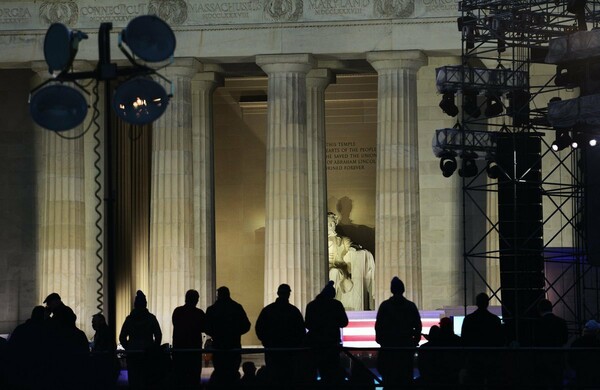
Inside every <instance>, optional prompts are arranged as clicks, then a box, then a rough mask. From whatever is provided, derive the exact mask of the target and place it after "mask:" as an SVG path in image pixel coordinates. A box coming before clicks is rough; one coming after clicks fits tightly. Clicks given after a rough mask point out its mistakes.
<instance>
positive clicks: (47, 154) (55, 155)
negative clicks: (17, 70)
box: [33, 64, 89, 327]
mask: <svg viewBox="0 0 600 390" xmlns="http://www.w3.org/2000/svg"><path fill="white" fill-rule="evenodd" d="M33 70H34V71H37V72H38V77H36V78H35V81H34V85H36V86H37V85H39V84H40V83H41V82H42V81H43V80H44V79H47V73H48V69H47V67H46V66H45V64H44V65H42V64H39V65H38V64H34V66H33ZM83 127H84V126H83V125H80V126H78V127H76V128H75V129H73V130H70V131H66V132H63V133H60V134H61V135H62V136H63V137H73V136H74V135H77V134H82V132H83ZM36 136H37V137H39V138H38V142H37V147H38V158H37V164H38V167H37V171H38V246H39V247H38V248H39V249H38V270H37V271H38V281H39V289H38V297H39V303H40V304H41V302H42V301H43V299H44V298H45V297H46V296H47V295H48V294H49V293H51V292H57V293H58V294H59V295H60V296H61V298H62V301H63V302H64V303H65V304H66V305H68V306H70V307H71V308H72V309H73V311H74V312H75V314H76V315H77V325H78V326H79V327H81V326H82V325H83V324H85V323H87V322H88V321H89V318H86V317H85V316H84V313H86V311H85V310H86V303H87V302H85V281H86V218H85V214H86V210H85V191H84V188H85V182H84V180H85V175H84V153H83V150H84V140H83V137H80V138H76V139H65V138H63V137H61V136H60V135H58V134H57V133H55V132H53V131H50V130H47V129H44V128H42V127H38V126H36Z"/></svg>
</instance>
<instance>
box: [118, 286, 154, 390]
mask: <svg viewBox="0 0 600 390" xmlns="http://www.w3.org/2000/svg"><path fill="white" fill-rule="evenodd" d="M147 307H148V301H147V300H146V295H144V293H143V292H142V291H140V290H138V292H137V293H136V296H135V300H134V302H133V310H132V311H131V314H129V315H128V316H127V318H125V322H124V323H123V326H122V327H121V334H120V335H119V342H120V343H121V345H122V346H123V348H125V350H126V351H128V352H129V353H128V354H127V374H128V379H129V386H130V387H131V388H132V389H145V388H149V387H151V386H152V385H153V384H155V383H156V378H155V374H156V371H155V370H154V369H155V367H154V364H155V362H154V361H153V360H154V359H152V356H151V355H153V354H154V353H155V352H156V351H157V350H158V348H159V347H160V343H161V341H162V332H161V330H160V325H159V324H158V321H157V320H156V317H155V316H154V314H151V313H150V312H149V311H148V308H147Z"/></svg>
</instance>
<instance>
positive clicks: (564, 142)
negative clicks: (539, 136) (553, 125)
mask: <svg viewBox="0 0 600 390" xmlns="http://www.w3.org/2000/svg"><path fill="white" fill-rule="evenodd" d="M571 142H572V140H571V137H570V136H569V132H568V131H566V130H557V131H556V138H555V140H554V142H552V146H551V148H552V150H554V151H555V152H560V151H561V150H563V149H564V148H566V147H567V146H569V145H571Z"/></svg>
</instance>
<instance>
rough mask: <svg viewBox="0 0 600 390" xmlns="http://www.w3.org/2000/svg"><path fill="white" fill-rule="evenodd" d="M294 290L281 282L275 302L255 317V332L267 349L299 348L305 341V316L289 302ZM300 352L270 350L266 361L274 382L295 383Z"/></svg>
mask: <svg viewBox="0 0 600 390" xmlns="http://www.w3.org/2000/svg"><path fill="white" fill-rule="evenodd" d="M291 292H292V289H291V288H290V286H288V285H287V284H282V285H280V286H279V288H278V289H277V299H276V300H275V302H273V303H271V304H269V305H267V306H266V307H265V308H263V309H262V311H261V312H260V315H259V316H258V319H257V320H256V327H255V329H256V335H257V336H258V338H259V339H260V341H262V344H263V345H264V346H265V347H266V348H298V347H301V346H302V342H303V341H304V335H305V329H304V319H303V318H302V313H300V310H298V308H297V307H296V306H294V305H292V304H291V303H290V302H289V299H290V294H291ZM297 356H298V354H297V353H294V352H285V351H284V352H281V351H267V352H265V363H266V365H267V372H268V374H269V375H270V377H271V379H272V381H273V383H274V384H277V385H283V384H285V383H294V381H295V378H294V372H295V370H294V367H295V365H296V360H297Z"/></svg>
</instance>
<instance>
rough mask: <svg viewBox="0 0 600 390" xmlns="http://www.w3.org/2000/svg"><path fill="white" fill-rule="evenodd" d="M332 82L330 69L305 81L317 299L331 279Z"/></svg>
mask: <svg viewBox="0 0 600 390" xmlns="http://www.w3.org/2000/svg"><path fill="white" fill-rule="evenodd" d="M332 81H335V75H333V74H332V73H331V71H330V70H329V69H313V70H311V71H310V72H308V75H307V77H306V111H307V112H306V127H307V129H306V133H307V137H308V142H307V151H308V154H307V156H308V194H309V196H308V209H309V220H308V224H309V226H308V231H309V240H310V260H309V269H310V279H309V281H308V288H309V296H310V297H314V296H316V295H317V294H318V293H319V292H320V291H321V289H322V288H323V286H324V285H325V282H326V281H327V279H328V260H327V251H328V249H327V158H326V154H325V149H326V148H325V88H327V86H328V85H329V83H331V82H332Z"/></svg>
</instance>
